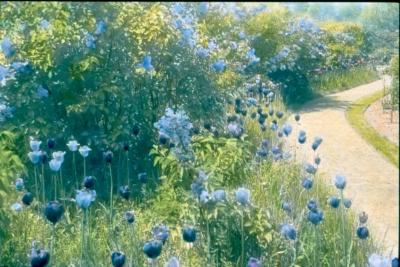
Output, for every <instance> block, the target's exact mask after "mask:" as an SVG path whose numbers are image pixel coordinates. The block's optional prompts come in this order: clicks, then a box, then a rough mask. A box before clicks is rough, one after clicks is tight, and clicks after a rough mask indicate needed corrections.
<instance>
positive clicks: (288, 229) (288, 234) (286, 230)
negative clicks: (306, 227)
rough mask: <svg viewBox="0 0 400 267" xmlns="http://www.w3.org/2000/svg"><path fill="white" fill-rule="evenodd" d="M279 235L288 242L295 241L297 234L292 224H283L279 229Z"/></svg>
mask: <svg viewBox="0 0 400 267" xmlns="http://www.w3.org/2000/svg"><path fill="white" fill-rule="evenodd" d="M281 234H282V235H283V236H284V237H285V238H286V239H289V240H295V239H296V236H297V233H296V228H294V226H293V225H292V224H284V225H283V226H282V228H281Z"/></svg>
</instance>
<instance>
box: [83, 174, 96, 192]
mask: <svg viewBox="0 0 400 267" xmlns="http://www.w3.org/2000/svg"><path fill="white" fill-rule="evenodd" d="M95 184H96V178H95V177H94V176H86V177H85V178H84V179H83V186H84V187H85V188H87V189H93V188H94V186H95Z"/></svg>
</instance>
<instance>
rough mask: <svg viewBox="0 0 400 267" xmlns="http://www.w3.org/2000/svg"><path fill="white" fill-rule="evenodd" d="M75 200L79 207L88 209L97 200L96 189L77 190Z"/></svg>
mask: <svg viewBox="0 0 400 267" xmlns="http://www.w3.org/2000/svg"><path fill="white" fill-rule="evenodd" d="M75 200H76V204H77V205H78V207H79V208H81V209H84V210H86V209H87V208H89V207H90V205H92V203H93V202H94V201H95V200H96V191H95V190H87V189H83V190H77V191H76V196H75Z"/></svg>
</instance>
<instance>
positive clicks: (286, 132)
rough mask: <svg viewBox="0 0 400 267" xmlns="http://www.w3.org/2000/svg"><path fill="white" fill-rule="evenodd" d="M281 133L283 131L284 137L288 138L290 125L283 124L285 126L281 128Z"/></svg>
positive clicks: (290, 129)
mask: <svg viewBox="0 0 400 267" xmlns="http://www.w3.org/2000/svg"><path fill="white" fill-rule="evenodd" d="M282 131H283V133H284V134H285V135H286V136H289V135H290V133H291V132H292V125H290V124H288V123H285V124H284V125H283V126H282Z"/></svg>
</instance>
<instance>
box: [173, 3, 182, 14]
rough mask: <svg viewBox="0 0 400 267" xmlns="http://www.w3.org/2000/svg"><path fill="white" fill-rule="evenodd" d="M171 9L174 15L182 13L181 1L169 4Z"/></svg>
mask: <svg viewBox="0 0 400 267" xmlns="http://www.w3.org/2000/svg"><path fill="white" fill-rule="evenodd" d="M171 11H172V12H173V13H174V14H176V15H178V14H182V13H183V12H184V11H185V7H184V5H183V4H182V3H175V4H173V5H172V6H171Z"/></svg>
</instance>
